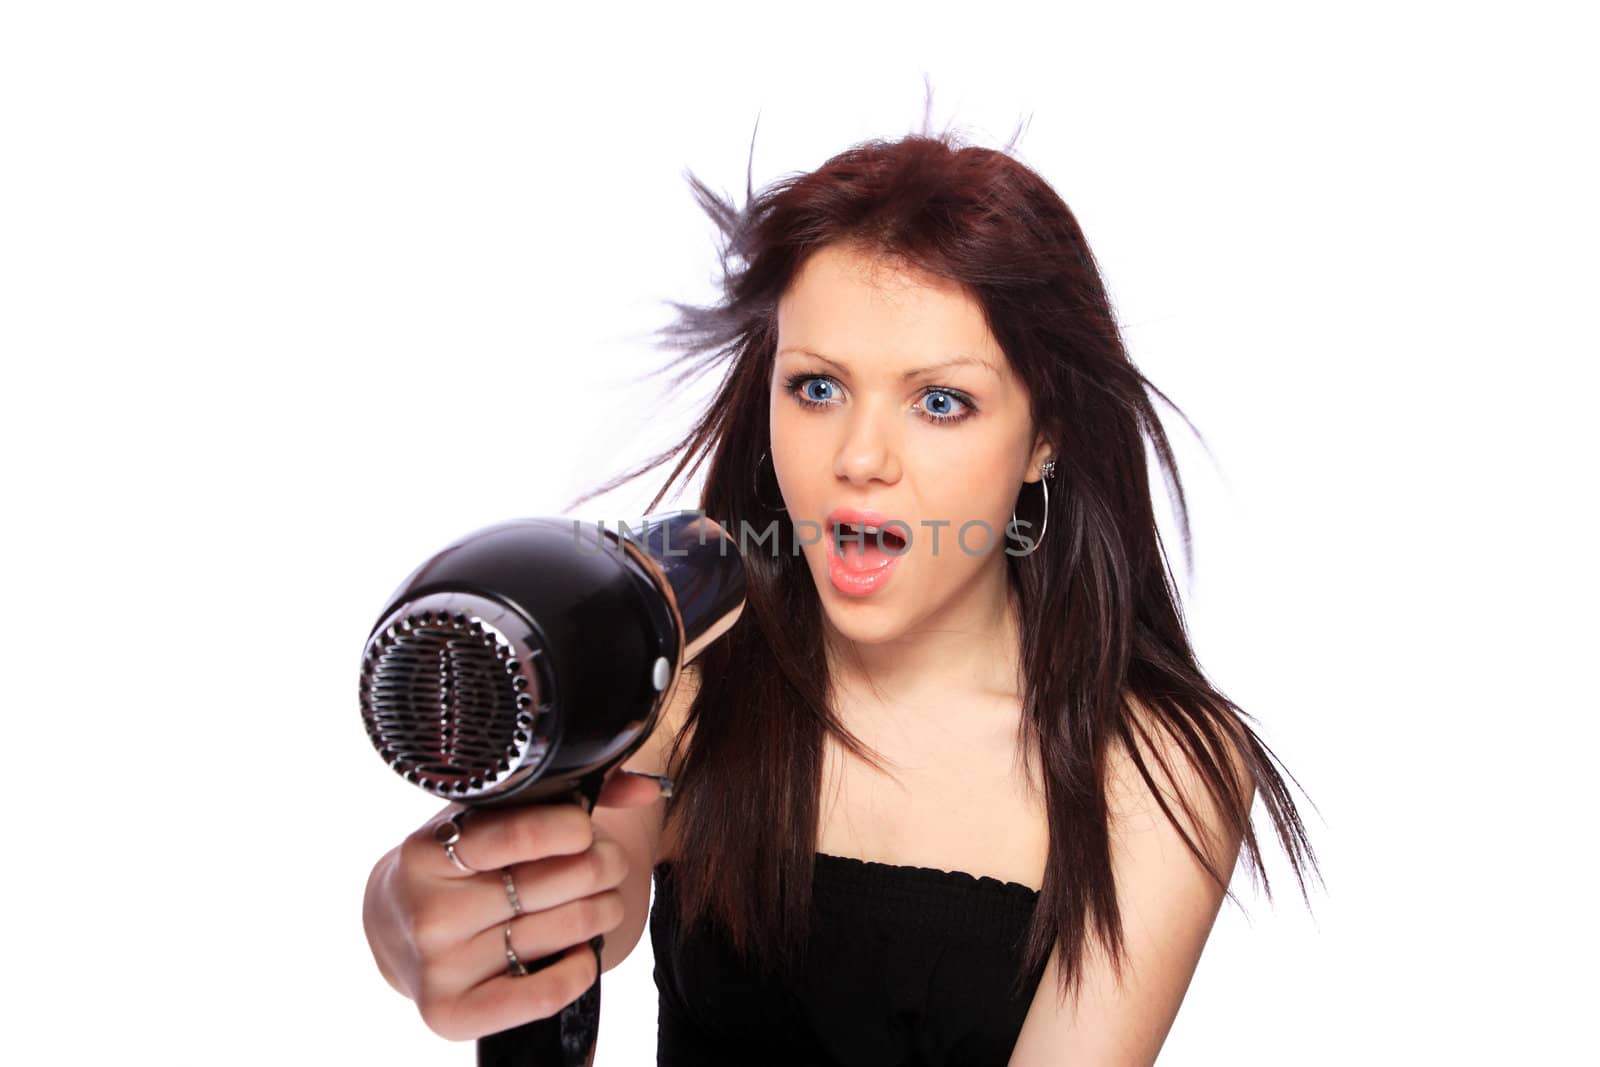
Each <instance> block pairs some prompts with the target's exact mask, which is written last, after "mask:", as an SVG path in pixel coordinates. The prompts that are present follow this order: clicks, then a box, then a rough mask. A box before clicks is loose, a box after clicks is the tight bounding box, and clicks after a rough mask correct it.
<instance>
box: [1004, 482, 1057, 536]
mask: <svg viewBox="0 0 1600 1067" xmlns="http://www.w3.org/2000/svg"><path fill="white" fill-rule="evenodd" d="M1055 472H1056V461H1055V460H1053V459H1050V460H1046V461H1045V462H1044V463H1042V464H1040V465H1039V488H1040V489H1043V490H1044V522H1043V523H1041V524H1040V525H1039V539H1038V540H1036V541H1034V543H1033V547H1032V548H1030V549H1028V551H1026V552H1024V553H1023V555H1025V556H1031V555H1033V554H1034V553H1035V552H1037V551H1039V546H1040V545H1042V544H1044V535H1045V534H1046V533H1048V532H1049V530H1050V477H1051V475H1053V474H1055ZM1016 527H1017V509H1016V508H1012V509H1011V528H1012V529H1013V530H1014V529H1016Z"/></svg>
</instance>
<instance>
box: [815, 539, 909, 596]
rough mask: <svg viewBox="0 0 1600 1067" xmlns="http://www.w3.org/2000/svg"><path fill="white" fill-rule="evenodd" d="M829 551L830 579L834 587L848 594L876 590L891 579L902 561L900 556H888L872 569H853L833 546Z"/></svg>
mask: <svg viewBox="0 0 1600 1067" xmlns="http://www.w3.org/2000/svg"><path fill="white" fill-rule="evenodd" d="M827 552H828V580H829V581H831V582H832V583H833V587H834V588H835V589H837V590H839V592H841V593H844V594H845V595H846V596H866V595H867V594H868V593H873V592H876V591H877V590H878V589H880V588H882V587H883V584H884V583H885V582H887V581H888V580H889V576H890V575H891V574H892V573H893V572H894V569H895V565H896V564H898V563H899V562H900V557H899V556H888V559H887V561H886V562H884V563H882V564H880V565H878V566H876V567H873V568H871V569H870V570H860V571H858V570H852V569H851V568H849V567H846V566H845V564H844V560H842V559H840V558H839V555H838V553H837V552H835V551H834V550H833V548H829V549H828V550H827Z"/></svg>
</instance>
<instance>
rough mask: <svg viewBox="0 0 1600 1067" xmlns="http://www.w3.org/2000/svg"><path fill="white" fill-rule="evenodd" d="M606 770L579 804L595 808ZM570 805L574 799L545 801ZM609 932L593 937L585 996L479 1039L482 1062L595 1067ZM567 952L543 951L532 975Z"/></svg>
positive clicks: (485, 1065) (483, 1066)
mask: <svg viewBox="0 0 1600 1067" xmlns="http://www.w3.org/2000/svg"><path fill="white" fill-rule="evenodd" d="M604 780H605V771H604V770H600V771H596V772H594V773H593V774H590V775H589V776H587V777H586V778H584V779H582V780H581V781H580V782H579V783H578V787H577V791H578V794H579V796H578V801H577V802H578V803H579V804H581V805H583V807H584V810H585V811H593V810H594V803H595V799H596V798H597V797H599V795H600V786H601V784H602V783H603V782H604ZM544 803H557V804H567V803H572V801H571V800H555V801H545V802H544ZM605 943H606V939H605V936H604V935H600V934H597V935H596V936H594V937H592V938H590V939H589V947H590V948H592V949H593V950H594V962H595V976H594V984H593V985H591V986H590V987H589V988H588V989H586V990H584V992H583V995H582V996H580V997H578V999H577V1000H574V1001H573V1002H572V1003H571V1004H568V1005H567V1006H566V1007H564V1008H562V1009H561V1010H560V1011H559V1012H557V1013H556V1014H554V1015H552V1016H550V1017H549V1018H548V1019H534V1020H533V1021H531V1022H526V1023H523V1024H522V1025H521V1026H513V1027H512V1028H511V1029H509V1030H502V1031H500V1032H499V1033H497V1034H487V1035H485V1036H483V1037H480V1038H478V1067H593V1064H594V1047H595V1038H596V1037H597V1036H598V1034H599V1032H600V962H601V961H600V950H601V949H602V948H603V947H604V946H605ZM561 956H562V953H561V952H555V953H551V954H550V955H548V956H541V957H540V958H538V959H536V960H533V961H531V962H529V963H527V964H526V966H527V968H528V972H529V973H530V974H531V973H533V972H534V971H538V970H540V969H542V968H544V967H547V966H549V965H550V964H552V963H555V962H556V961H557V960H559V959H560V958H561Z"/></svg>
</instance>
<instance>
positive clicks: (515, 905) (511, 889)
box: [500, 867, 522, 915]
mask: <svg viewBox="0 0 1600 1067" xmlns="http://www.w3.org/2000/svg"><path fill="white" fill-rule="evenodd" d="M500 880H501V881H502V882H504V883H505V884H506V899H507V900H509V901H510V902H511V914H512V915H521V914H522V901H520V900H518V899H517V883H516V882H514V881H512V880H511V868H510V867H502V868H500Z"/></svg>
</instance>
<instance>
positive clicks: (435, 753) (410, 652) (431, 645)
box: [361, 611, 548, 797]
mask: <svg viewBox="0 0 1600 1067" xmlns="http://www.w3.org/2000/svg"><path fill="white" fill-rule="evenodd" d="M530 690H532V692H530ZM537 692H538V679H537V678H531V677H530V676H529V667H528V665H526V664H524V663H523V662H522V659H521V657H519V656H518V655H517V654H516V652H515V651H514V650H513V648H512V647H511V645H510V644H509V642H507V640H506V639H505V637H504V636H503V635H501V634H500V633H498V632H497V631H496V630H495V629H494V628H493V627H491V626H487V625H485V624H484V622H483V621H482V620H481V619H479V618H475V617H473V616H472V615H470V614H467V613H462V612H457V613H453V614H452V613H449V612H445V611H418V612H413V613H411V614H406V615H402V616H401V617H399V618H398V619H396V620H395V621H393V622H391V623H390V625H388V626H387V627H385V628H384V629H382V630H380V631H378V632H377V633H376V634H374V635H373V637H372V639H371V640H370V641H368V643H367V649H366V654H365V656H364V658H363V659H362V666H361V714H362V718H363V719H364V720H365V722H366V726H367V735H368V736H369V737H370V738H371V739H372V743H373V745H375V746H376V747H377V749H378V752H379V754H380V755H382V756H383V758H384V760H386V761H387V762H388V764H389V765H390V766H391V767H392V768H394V770H395V771H396V772H398V773H399V774H401V775H403V776H404V777H405V778H406V779H407V780H408V781H411V782H413V783H415V784H416V785H419V786H421V787H422V788H424V789H426V790H428V791H429V792H432V793H435V794H437V795H439V796H444V797H461V796H470V795H474V794H477V793H480V792H482V791H484V790H485V789H488V788H490V787H493V786H494V785H495V784H496V783H498V782H500V781H501V780H502V779H504V778H505V777H507V776H508V775H510V774H511V773H512V772H513V771H515V770H517V769H518V768H519V767H521V766H523V765H524V764H526V763H528V762H530V761H536V760H538V759H540V758H542V756H543V755H544V752H543V748H544V747H545V746H546V745H547V744H548V742H547V740H546V739H545V738H544V737H542V736H540V735H539V734H538V733H536V731H535V729H534V727H535V719H536V717H537V714H538V708H536V707H535V706H534V702H535V698H536V695H537Z"/></svg>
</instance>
